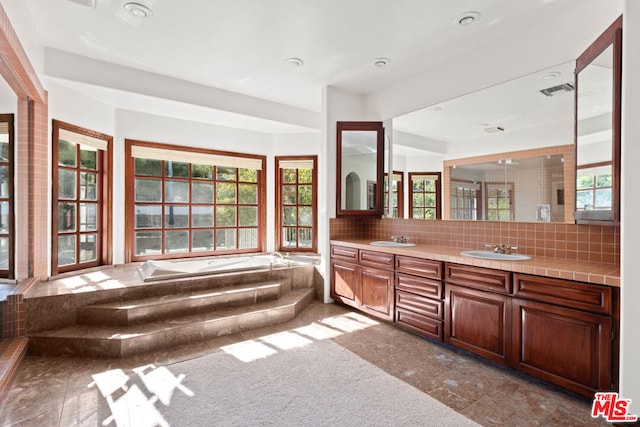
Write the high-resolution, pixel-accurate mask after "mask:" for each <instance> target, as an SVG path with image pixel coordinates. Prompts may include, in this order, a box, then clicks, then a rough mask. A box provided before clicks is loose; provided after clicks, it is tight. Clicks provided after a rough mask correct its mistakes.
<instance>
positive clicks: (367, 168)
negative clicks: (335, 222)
mask: <svg viewBox="0 0 640 427" xmlns="http://www.w3.org/2000/svg"><path fill="white" fill-rule="evenodd" d="M383 132H384V131H383V128H382V123H381V122H338V153H337V154H338V173H339V176H338V180H339V181H338V182H339V185H338V188H337V196H338V212H337V215H338V216H340V215H376V216H380V215H381V214H382V208H383V206H382V191H383V188H382V187H383V179H382V171H383V164H382V162H383Z"/></svg>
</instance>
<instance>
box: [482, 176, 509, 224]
mask: <svg viewBox="0 0 640 427" xmlns="http://www.w3.org/2000/svg"><path fill="white" fill-rule="evenodd" d="M486 187H487V191H486V194H487V219H488V220H489V221H513V220H514V218H515V212H514V209H513V200H514V192H513V183H489V182H488V183H486Z"/></svg>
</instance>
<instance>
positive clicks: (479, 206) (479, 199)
mask: <svg viewBox="0 0 640 427" xmlns="http://www.w3.org/2000/svg"><path fill="white" fill-rule="evenodd" d="M464 184H474V185H475V184H476V183H474V182H473V181H466V180H459V179H456V180H454V181H451V182H450V187H454V186H456V187H457V186H459V185H464ZM478 187H479V188H477V189H475V188H474V189H473V190H476V191H477V193H476V197H475V201H476V208H475V209H474V211H475V212H476V217H475V218H458V215H455V217H454V216H453V215H451V211H452V210H453V208H452V207H451V205H452V204H451V202H449V218H450V219H462V220H468V221H477V220H482V219H484V218H483V217H482V215H483V214H484V212H483V207H482V202H483V191H484V188H483V187H482V185H478ZM449 197H450V198H451V197H454V195H453V194H452V192H451V189H450V190H449ZM455 197H457V195H455ZM455 210H456V212H458V211H460V210H461V209H460V208H458V207H457V206H456V208H455ZM462 210H464V208H462Z"/></svg>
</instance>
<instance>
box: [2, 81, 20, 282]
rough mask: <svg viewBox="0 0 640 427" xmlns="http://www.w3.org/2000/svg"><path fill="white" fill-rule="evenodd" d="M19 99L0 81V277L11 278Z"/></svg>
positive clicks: (13, 261) (13, 254)
mask: <svg viewBox="0 0 640 427" xmlns="http://www.w3.org/2000/svg"><path fill="white" fill-rule="evenodd" d="M17 109H18V98H17V96H16V94H15V92H14V91H13V89H11V87H10V86H9V84H8V83H7V82H6V81H5V80H4V79H2V78H0V113H1V114H0V277H2V278H13V277H15V273H14V264H15V252H16V251H15V226H14V222H15V215H14V204H15V203H14V196H15V194H14V192H15V189H14V178H13V177H14V166H15V165H14V148H15V143H16V141H15V121H16V117H17Z"/></svg>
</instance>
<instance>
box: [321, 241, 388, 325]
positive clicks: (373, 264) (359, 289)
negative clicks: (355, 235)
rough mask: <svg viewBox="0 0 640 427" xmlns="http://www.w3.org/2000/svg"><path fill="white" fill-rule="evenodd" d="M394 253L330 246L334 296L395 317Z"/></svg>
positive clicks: (331, 293) (376, 314)
mask: <svg viewBox="0 0 640 427" xmlns="http://www.w3.org/2000/svg"><path fill="white" fill-rule="evenodd" d="M394 260H395V256H394V255H393V254H388V253H384V252H377V251H366V250H359V249H355V248H348V247H343V246H331V273H330V274H331V292H330V295H331V298H333V299H335V300H337V301H340V302H342V303H344V304H347V305H350V306H352V307H355V308H357V309H359V310H362V311H364V312H366V313H369V314H371V315H373V316H376V317H379V318H382V319H385V320H393V316H394V311H393V298H394V287H393V285H394V277H395V274H394V270H393V269H394Z"/></svg>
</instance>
